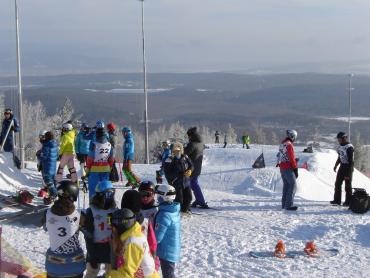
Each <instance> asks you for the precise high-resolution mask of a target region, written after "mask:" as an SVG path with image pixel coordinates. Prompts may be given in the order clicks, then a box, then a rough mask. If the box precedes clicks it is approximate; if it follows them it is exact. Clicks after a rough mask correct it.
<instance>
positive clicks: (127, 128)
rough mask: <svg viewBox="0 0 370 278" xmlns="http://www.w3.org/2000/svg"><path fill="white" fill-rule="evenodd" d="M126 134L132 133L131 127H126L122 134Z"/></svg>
mask: <svg viewBox="0 0 370 278" xmlns="http://www.w3.org/2000/svg"><path fill="white" fill-rule="evenodd" d="M125 132H127V133H130V132H131V129H130V128H129V127H127V126H125V127H124V128H122V133H125Z"/></svg>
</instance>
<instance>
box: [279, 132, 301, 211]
mask: <svg viewBox="0 0 370 278" xmlns="http://www.w3.org/2000/svg"><path fill="white" fill-rule="evenodd" d="M297 135H298V133H297V131H295V130H293V129H288V130H287V131H286V136H287V137H286V138H285V139H284V141H283V142H281V144H280V147H279V153H278V154H277V157H278V164H277V166H279V167H280V173H281V178H282V180H283V183H284V186H283V197H282V199H281V206H282V208H283V209H286V210H297V207H296V206H293V200H294V195H295V193H296V190H297V181H296V180H297V178H298V165H297V160H296V158H295V153H294V146H293V142H294V141H295V140H296V138H297Z"/></svg>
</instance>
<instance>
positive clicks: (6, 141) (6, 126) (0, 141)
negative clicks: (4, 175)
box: [0, 108, 19, 152]
mask: <svg viewBox="0 0 370 278" xmlns="http://www.w3.org/2000/svg"><path fill="white" fill-rule="evenodd" d="M13 131H14V132H18V131H19V125H18V121H17V119H16V118H15V117H14V115H13V111H12V109H10V108H7V109H5V111H4V120H3V124H2V128H1V134H0V145H1V146H2V147H3V150H4V152H12V151H13V149H14V138H13ZM7 133H8V136H7V137H6V138H5V136H6V135H7Z"/></svg>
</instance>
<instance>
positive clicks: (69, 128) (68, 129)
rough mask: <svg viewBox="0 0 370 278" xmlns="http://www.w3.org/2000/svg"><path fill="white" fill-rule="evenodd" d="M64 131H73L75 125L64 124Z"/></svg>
mask: <svg viewBox="0 0 370 278" xmlns="http://www.w3.org/2000/svg"><path fill="white" fill-rule="evenodd" d="M62 129H63V130H66V131H71V130H72V129H73V125H72V124H71V123H64V124H63V125H62Z"/></svg>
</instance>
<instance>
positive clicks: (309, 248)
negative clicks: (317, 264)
mask: <svg viewBox="0 0 370 278" xmlns="http://www.w3.org/2000/svg"><path fill="white" fill-rule="evenodd" d="M304 252H305V253H306V254H307V255H308V256H314V255H316V254H317V253H318V252H319V250H318V249H317V247H316V244H315V243H314V242H313V241H309V242H307V243H306V247H305V248H304Z"/></svg>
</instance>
